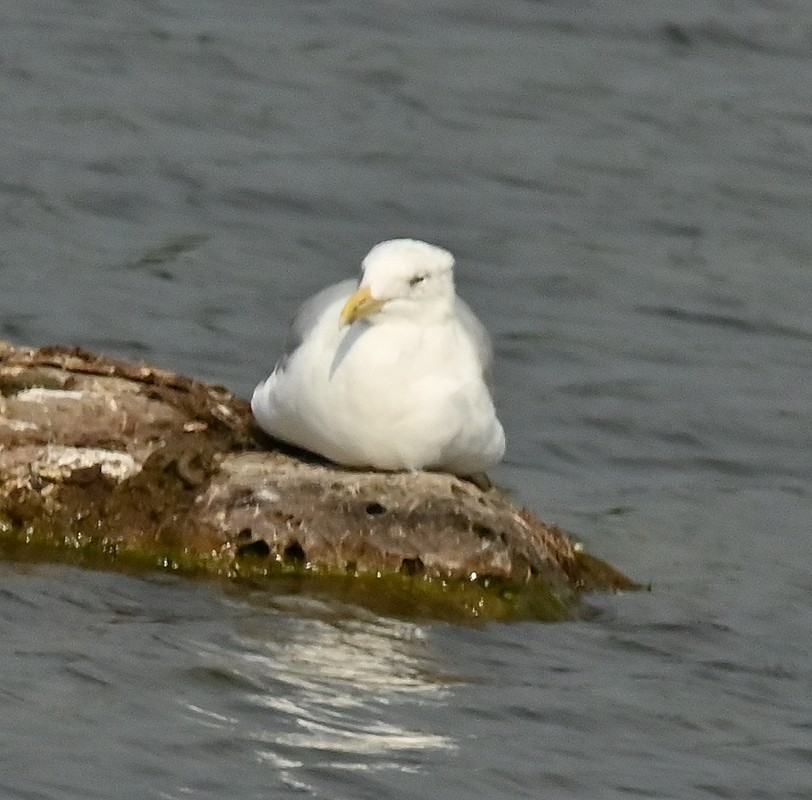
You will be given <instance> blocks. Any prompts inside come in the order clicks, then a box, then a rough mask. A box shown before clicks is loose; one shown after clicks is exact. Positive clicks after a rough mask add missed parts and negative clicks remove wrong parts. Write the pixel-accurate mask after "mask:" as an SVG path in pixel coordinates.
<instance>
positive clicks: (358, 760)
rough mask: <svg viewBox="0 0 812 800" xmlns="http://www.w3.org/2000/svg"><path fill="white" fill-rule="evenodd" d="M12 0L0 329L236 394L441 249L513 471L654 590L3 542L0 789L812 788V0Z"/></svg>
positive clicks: (471, 791)
mask: <svg viewBox="0 0 812 800" xmlns="http://www.w3.org/2000/svg"><path fill="white" fill-rule="evenodd" d="M6 6H7V7H4V8H3V9H2V10H0V54H2V58H0V97H1V98H2V109H3V113H2V114H0V163H2V164H3V169H2V172H1V173H0V225H1V226H2V248H0V335H2V336H4V337H7V338H11V339H13V340H14V341H16V342H19V343H22V344H33V345H37V344H45V343H53V342H60V343H75V344H80V345H84V346H87V347H91V348H98V349H102V350H104V351H105V352H108V353H114V354H121V355H125V356H127V357H134V358H146V359H148V360H150V361H152V362H155V363H158V364H162V365H165V366H168V367H171V368H175V369H178V370H181V371H184V372H188V373H191V374H193V375H196V376H199V377H204V378H209V379H213V380H216V381H219V382H222V383H225V384H227V385H228V386H230V387H231V388H233V389H234V390H236V391H238V392H241V393H243V394H247V393H248V392H249V391H250V389H251V387H252V386H253V384H254V383H255V382H256V381H257V380H258V378H260V377H262V376H264V374H266V373H267V371H268V370H269V368H270V366H271V364H272V362H273V360H274V358H275V355H276V352H277V348H278V347H279V346H281V342H282V339H283V337H284V330H285V326H286V321H287V319H288V317H289V316H290V314H291V313H292V310H293V308H294V307H295V305H296V304H297V303H298V302H299V301H300V300H301V299H302V298H303V297H304V296H305V295H307V293H308V292H310V291H312V290H315V289H316V288H319V287H320V286H322V285H324V284H326V283H328V282H330V281H334V280H337V279H340V278H343V277H345V276H346V275H348V274H352V273H353V272H354V271H355V270H356V268H357V264H358V262H359V261H360V258H361V257H362V256H363V255H364V253H365V252H366V251H367V250H368V249H369V247H370V246H371V245H372V244H373V243H374V242H376V241H378V240H380V239H384V238H387V237H391V236H397V235H412V236H417V237H421V238H425V239H428V240H431V241H436V242H438V243H440V244H443V245H445V246H447V247H449V248H450V249H452V250H453V251H454V252H455V253H456V255H457V257H458V262H459V267H458V283H459V285H460V291H461V293H462V294H463V295H464V296H465V297H466V298H467V299H468V300H469V301H470V302H471V304H472V305H473V306H474V307H475V308H477V310H478V311H479V313H480V315H481V316H482V318H483V319H484V320H485V321H486V323H487V325H488V327H489V328H490V329H491V330H492V331H493V333H494V338H495V345H496V353H497V359H498V362H497V374H496V379H497V395H498V402H499V407H500V414H501V416H502V418H503V421H504V423H505V427H506V429H507V432H508V437H509V451H508V456H507V459H506V462H505V464H504V465H503V466H502V467H500V468H499V470H497V471H496V472H495V473H494V477H495V479H496V480H497V481H498V482H499V483H501V484H503V485H506V486H509V487H510V488H511V489H512V490H513V491H514V492H515V493H516V495H517V497H518V498H519V499H521V500H522V501H523V502H525V503H526V504H528V505H530V506H531V507H532V508H534V509H535V510H536V511H537V512H538V513H540V514H541V515H542V516H544V517H546V518H548V519H550V520H552V521H556V522H558V523H560V524H562V525H564V526H565V527H568V528H570V529H572V530H573V531H576V532H577V533H578V534H579V535H580V536H581V537H582V538H583V539H584V540H585V542H586V543H587V546H588V547H589V548H590V549H591V550H592V551H594V552H596V553H597V554H600V555H603V556H604V557H606V558H608V559H609V560H611V561H612V562H613V563H615V564H617V565H618V566H620V567H622V568H623V569H625V570H626V571H627V572H629V573H630V574H632V575H633V576H635V577H636V578H638V579H640V580H643V581H651V582H652V587H653V588H652V591H651V592H650V593H641V594H635V595H621V596H612V597H598V598H595V599H594V601H593V603H594V605H595V607H596V609H597V610H598V612H599V613H598V615H597V617H596V618H595V619H591V620H589V621H588V622H581V623H567V624H561V625H553V626H550V625H539V624H522V625H508V626H498V625H493V626H487V627H485V628H481V629H469V628H464V627H455V626H449V625H439V624H428V623H422V622H419V621H418V622H409V621H393V620H387V619H381V618H376V617H373V616H370V615H369V614H367V613H365V612H363V611H360V610H357V609H346V608H340V607H336V606H334V605H330V604H324V603H316V602H314V601H308V600H307V599H306V598H302V597H294V596H287V595H284V594H283V595H279V596H274V597H269V596H268V594H267V593H265V592H260V591H256V592H251V591H246V590H243V591H236V590H234V589H229V588H228V587H224V586H221V585H218V584H198V583H191V582H187V581H179V580H175V579H173V578H170V577H167V576H146V577H143V578H133V577H125V576H122V575H117V574H108V573H104V572H84V571H77V570H75V569H72V568H67V567H61V566H53V565H42V566H32V565H14V564H6V565H0V626H1V627H0V658H1V659H2V673H3V679H2V681H0V698H2V699H0V704H1V707H2V709H3V726H2V727H3V737H2V747H0V795H2V796H5V797H9V798H15V800H16V798H37V799H39V798H53V800H67V798H83V799H84V798H93V797H100V798H102V797H103V798H110V797H122V798H127V797H133V798H136V797H137V798H145V797H148V798H201V799H202V798H220V797H234V798H265V797H287V796H290V797H302V796H304V797H307V796H313V797H319V798H341V799H342V800H343V799H344V798H365V797H369V798H373V797H374V798H388V799H389V798H391V799H392V800H394V798H401V797H403V798H406V797H415V796H427V795H437V796H442V797H444V798H445V797H447V798H470V797H488V798H492V797H499V798H514V797H515V798H518V797H539V796H542V797H548V798H593V797H606V798H629V797H641V796H642V797H657V798H718V797H731V798H782V800H783V799H784V798H806V797H809V796H810V795H811V794H812V744H811V743H812V699H811V698H812V667H810V660H809V655H808V653H809V643H810V640H812V636H811V634H812V613H810V611H809V596H810V590H812V579H810V572H809V564H810V562H811V561H812V544H811V543H810V541H811V540H810V536H809V531H810V527H811V523H812V509H811V508H810V489H809V486H810V479H812V458H810V452H812V384H811V382H810V378H809V376H810V367H812V314H811V313H810V298H812V271H811V270H810V262H812V226H810V225H809V219H810V212H812V180H810V177H811V176H812V168H810V163H812V115H810V111H809V109H810V108H812V51H810V48H809V32H810V31H812V10H810V7H809V6H808V4H806V3H804V2H801V0H795V1H794V2H793V1H792V0H788V1H787V2H773V3H767V2H764V3H756V2H741V3H736V4H733V3H727V2H715V3H700V2H698V1H697V0H683V2H669V3H660V2H650V3H646V4H639V3H628V2H620V1H619V0H616V1H615V2H603V3H589V2H580V3H572V2H567V3H564V2H561V3H558V2H545V3H539V2H537V3H531V2H518V0H508V2H504V3H500V4H496V5H494V4H493V3H484V2H469V3H464V4H463V3H454V2H450V0H445V1H444V2H440V3H435V4H432V5H431V7H428V6H425V7H418V6H415V5H414V4H408V3H398V2H394V1H393V2H388V3H385V4H365V3H353V2H348V3H341V4H325V3H317V2H311V3H302V2H297V3H284V2H283V3H274V4H269V3H260V2H249V0H245V1H244V2H241V3H239V4H233V3H226V2H224V0H208V2H206V0H203V2H194V3H192V2H186V1H185V0H165V2H153V1H151V0H142V2H108V1H105V2H92V0H84V1H81V0H76V2H58V0H39V2H27V3H19V4H6Z"/></svg>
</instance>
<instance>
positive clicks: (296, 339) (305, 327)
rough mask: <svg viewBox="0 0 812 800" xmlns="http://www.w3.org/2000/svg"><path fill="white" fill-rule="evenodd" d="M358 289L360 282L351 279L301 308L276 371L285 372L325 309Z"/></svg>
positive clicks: (318, 294) (277, 363)
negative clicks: (292, 357)
mask: <svg viewBox="0 0 812 800" xmlns="http://www.w3.org/2000/svg"><path fill="white" fill-rule="evenodd" d="M357 288H358V281H357V280H354V279H353V278H350V279H348V280H346V281H341V283H336V284H333V285H332V286H328V287H327V288H326V289H322V290H321V291H320V292H316V294H314V295H313V296H312V297H309V298H308V299H307V300H305V301H304V303H302V305H301V306H299V309H298V311H297V312H296V314H295V316H294V317H293V320H292V321H291V323H290V329H289V330H288V335H287V337H286V339H285V349H284V351H283V352H282V355H281V356H280V358H279V361H277V362H276V367H275V369H277V370H284V369H285V367H286V365H287V363H288V361H290V359H291V356H292V355H293V354H294V353H295V352H296V351H297V350H298V349H299V345H301V343H302V342H303V341H304V340H305V339H306V338H307V335H308V333H310V331H311V330H313V328H314V327H315V325H316V323H317V322H318V321H319V320H320V319H321V315H322V314H323V313H324V311H325V309H326V308H327V307H328V306H330V305H331V304H332V303H335V302H336V301H337V300H340V299H341V298H342V297H349V296H350V295H351V294H352V293H353V292H354V291H355V290H356V289H357Z"/></svg>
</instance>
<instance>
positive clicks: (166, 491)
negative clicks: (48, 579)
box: [0, 342, 634, 619]
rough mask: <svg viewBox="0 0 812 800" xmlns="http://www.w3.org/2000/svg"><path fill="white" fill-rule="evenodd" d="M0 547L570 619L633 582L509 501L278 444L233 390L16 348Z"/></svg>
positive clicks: (483, 612) (431, 611) (97, 359)
mask: <svg viewBox="0 0 812 800" xmlns="http://www.w3.org/2000/svg"><path fill="white" fill-rule="evenodd" d="M0 547H1V548H2V551H1V552H2V553H3V554H4V555H5V556H6V557H8V558H18V559H19V558H48V559H61V560H69V561H74V562H78V563H82V564H88V565H103V566H106V567H110V566H112V565H118V566H120V567H121V568H127V569H134V568H155V567H162V568H170V569H175V570H178V571H181V572H183V573H187V574H192V573H203V574H211V575H217V576H222V577H226V578H238V579H244V580H249V581H256V580H265V579H266V578H268V577H275V578H276V579H277V581H276V584H274V582H273V581H269V582H268V586H269V588H272V589H273V588H274V587H275V586H276V588H279V587H280V586H281V587H282V588H283V589H284V591H287V592H290V591H307V592H310V593H316V594H319V593H324V592H329V593H330V594H331V596H335V595H336V593H337V594H338V595H339V596H340V597H343V598H346V599H347V600H348V601H350V602H353V603H358V602H360V603H363V604H364V605H367V606H371V607H373V608H375V609H377V610H383V611H386V612H387V613H396V614H407V615H413V614H418V615H423V614H428V615H431V616H445V617H452V618H457V617H460V616H462V617H473V618H478V617H479V618H483V617H484V618H489V619H490V618H509V617H522V616H531V617H541V618H561V617H569V616H573V615H577V614H579V613H583V608H584V607H583V606H582V605H581V604H580V602H579V600H580V597H581V595H582V593H583V592H587V591H594V590H610V589H625V588H633V587H634V584H633V583H632V582H631V581H630V580H629V579H628V578H626V577H625V576H623V575H622V574H620V573H619V572H617V571H616V570H614V569H613V568H612V567H610V566H609V565H608V564H605V563H604V562H602V561H600V560H599V559H596V558H594V557H591V556H589V555H587V554H586V553H584V552H583V551H582V549H581V548H580V546H579V545H577V544H576V543H574V542H573V540H572V539H571V538H570V537H569V536H567V535H566V534H564V533H563V532H562V531H561V530H559V529H558V528H556V527H555V526H552V525H547V524H545V523H543V522H541V521H540V520H538V519H537V518H535V517H534V516H533V515H532V514H531V513H530V512H529V511H527V510H524V509H520V508H517V507H516V506H515V505H514V504H513V503H512V502H511V501H510V500H509V499H508V498H507V497H506V496H505V495H504V494H503V493H502V492H500V491H499V490H497V489H490V490H488V491H483V490H482V489H481V488H478V487H477V486H475V485H473V484H472V483H468V482H466V481H463V480H460V479H458V478H456V477H454V476H450V475H444V474H439V473H428V472H420V473H379V472H362V471H357V470H349V469H343V468H341V467H337V466H335V465H332V464H328V463H325V462H323V461H320V460H318V459H316V458H315V457H312V456H309V455H308V454H305V453H300V452H298V453H297V452H295V451H293V450H291V449H290V448H287V447H285V446H283V445H281V444H279V443H278V442H274V441H272V440H270V439H267V438H266V437H265V436H264V434H262V433H261V432H260V431H259V430H258V429H257V428H256V427H255V425H254V422H253V419H252V416H251V412H250V409H249V406H248V404H247V403H246V402H245V401H243V400H241V399H239V398H236V397H234V396H233V395H232V394H231V393H229V392H228V391H227V390H226V389H224V388H222V387H219V386H213V385H209V384H205V383H202V382H199V381H195V380H192V379H190V378H186V377H183V376H181V375H176V374H175V373H172V372H168V371H166V370H161V369H157V368H154V367H151V366H148V365H145V364H131V363H127V362H123V361H117V360H113V359H108V358H105V357H103V356H100V355H96V354H92V353H88V352H85V351H83V350H79V349H68V348H61V347H47V348H41V349H38V350H32V349H27V348H18V347H14V346H13V345H11V344H8V343H5V342H0ZM282 579H284V580H282ZM280 581H281V583H280Z"/></svg>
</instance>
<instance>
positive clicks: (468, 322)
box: [454, 297, 493, 382]
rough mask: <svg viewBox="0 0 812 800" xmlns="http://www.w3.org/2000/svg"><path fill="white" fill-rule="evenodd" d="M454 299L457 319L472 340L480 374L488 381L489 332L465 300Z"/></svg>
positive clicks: (489, 360)
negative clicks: (480, 367)
mask: <svg viewBox="0 0 812 800" xmlns="http://www.w3.org/2000/svg"><path fill="white" fill-rule="evenodd" d="M455 300H456V303H455V306H454V312H455V313H456V316H457V320H458V321H459V323H460V324H461V325H462V327H463V328H464V329H465V332H466V333H467V334H468V335H469V336H470V337H471V339H472V340H473V342H474V347H475V348H476V352H477V355H478V356H479V362H480V364H481V365H482V374H483V375H484V376H485V380H486V381H488V382H490V377H491V366H492V365H493V346H492V345H491V337H490V334H489V333H488V331H487V330H486V329H485V326H484V325H483V324H482V323H481V322H480V321H479V319H477V316H476V314H474V312H473V311H471V307H470V306H469V305H468V303H466V302H465V300H463V299H462V298H460V297H456V298H455Z"/></svg>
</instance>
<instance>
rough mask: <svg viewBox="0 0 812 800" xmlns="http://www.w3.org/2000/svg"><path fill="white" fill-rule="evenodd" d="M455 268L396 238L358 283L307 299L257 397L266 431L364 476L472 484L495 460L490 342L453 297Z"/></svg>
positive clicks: (498, 454) (500, 438)
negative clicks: (407, 474)
mask: <svg viewBox="0 0 812 800" xmlns="http://www.w3.org/2000/svg"><path fill="white" fill-rule="evenodd" d="M453 267H454V257H453V256H452V255H451V253H449V252H448V251H447V250H444V249H442V248H440V247H437V246H435V245H432V244H428V243H426V242H421V241H417V240H414V239H393V240H390V241H386V242H381V243H380V244H377V245H375V247H373V248H372V250H371V251H370V252H369V254H368V255H367V256H366V257H365V258H364V260H363V262H362V273H361V279H360V281H358V282H356V281H354V280H348V281H343V282H341V283H338V284H336V285H334V286H330V287H328V288H327V289H324V290H322V291H321V292H319V293H318V294H316V295H314V296H313V297H311V298H310V299H309V300H307V301H306V302H305V303H304V304H303V305H302V307H301V308H300V309H299V311H298V312H297V314H296V316H295V318H294V320H293V323H292V325H291V331H290V334H289V336H288V342H287V346H286V349H285V352H284V355H283V356H282V358H281V359H280V360H279V361H278V362H277V364H276V366H275V368H274V370H273V372H272V373H271V374H270V376H269V377H268V378H267V379H266V380H264V381H262V382H261V383H260V384H259V385H258V386H257V387H256V389H255V390H254V394H253V397H252V399H251V408H252V410H253V413H254V417H255V418H256V420H257V423H258V424H259V426H260V427H261V428H262V429H263V430H264V431H265V432H266V433H268V434H270V435H271V436H273V437H274V438H276V439H280V440H282V441H283V442H287V443H288V444H291V445H295V446H296V447H299V448H302V449H304V450H309V451H311V452H313V453H316V454H318V455H320V456H323V457H324V458H327V459H329V460H330V461H333V462H335V463H337V464H340V465H343V466H348V467H355V468H360V469H372V470H382V471H417V470H432V471H439V472H448V473H452V474H455V475H458V476H461V477H469V476H476V475H478V474H481V473H482V472H484V471H485V470H486V469H487V468H489V467H491V466H493V465H494V464H496V463H497V462H499V461H500V460H501V459H502V456H503V455H504V451H505V434H504V431H503V429H502V425H501V424H500V422H499V420H498V419H497V417H496V411H495V409H494V404H493V400H492V398H491V393H490V391H489V389H488V384H487V374H488V371H489V368H490V364H491V359H492V350H491V344H490V338H489V336H488V333H487V331H486V330H485V328H484V327H483V325H482V323H480V321H479V320H478V319H477V318H476V316H475V315H474V313H473V311H471V309H470V308H469V307H468V306H467V305H466V303H465V302H464V301H463V300H461V299H460V298H459V297H458V296H457V295H456V292H455V289H454V277H453Z"/></svg>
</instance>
